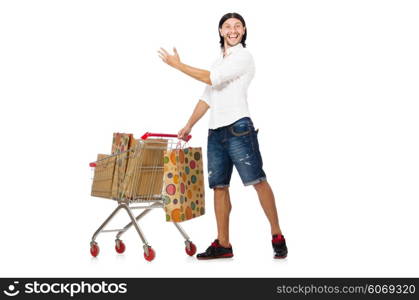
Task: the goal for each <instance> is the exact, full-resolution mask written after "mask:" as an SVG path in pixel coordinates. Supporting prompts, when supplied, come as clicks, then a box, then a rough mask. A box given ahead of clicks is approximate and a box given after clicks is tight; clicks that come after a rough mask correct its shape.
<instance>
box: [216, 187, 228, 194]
mask: <svg viewBox="0 0 419 300" xmlns="http://www.w3.org/2000/svg"><path fill="white" fill-rule="evenodd" d="M214 193H215V194H221V195H222V194H227V193H228V186H220V187H215V188H214Z"/></svg>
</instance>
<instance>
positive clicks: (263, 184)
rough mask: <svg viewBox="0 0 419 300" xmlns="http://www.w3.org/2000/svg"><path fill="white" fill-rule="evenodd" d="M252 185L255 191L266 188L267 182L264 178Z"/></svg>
mask: <svg viewBox="0 0 419 300" xmlns="http://www.w3.org/2000/svg"><path fill="white" fill-rule="evenodd" d="M253 187H254V188H255V190H256V191H257V192H260V191H263V190H264V189H266V188H267V187H268V182H267V181H266V180H264V181H261V182H258V183H255V184H254V185H253Z"/></svg>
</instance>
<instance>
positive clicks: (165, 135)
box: [141, 132, 192, 142]
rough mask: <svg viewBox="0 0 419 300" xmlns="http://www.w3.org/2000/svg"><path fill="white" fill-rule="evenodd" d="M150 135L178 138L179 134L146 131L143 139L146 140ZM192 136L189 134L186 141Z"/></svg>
mask: <svg viewBox="0 0 419 300" xmlns="http://www.w3.org/2000/svg"><path fill="white" fill-rule="evenodd" d="M150 136H154V137H174V138H177V137H178V135H177V134H167V133H151V132H146V133H144V134H143V136H142V137H141V139H142V140H146V139H147V138H148V137H150ZM191 138H192V135H188V136H187V137H186V141H187V142H189V140H190V139H191Z"/></svg>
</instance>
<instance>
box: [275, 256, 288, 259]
mask: <svg viewBox="0 0 419 300" xmlns="http://www.w3.org/2000/svg"><path fill="white" fill-rule="evenodd" d="M286 257H287V255H283V256H274V258H275V259H284V258H286Z"/></svg>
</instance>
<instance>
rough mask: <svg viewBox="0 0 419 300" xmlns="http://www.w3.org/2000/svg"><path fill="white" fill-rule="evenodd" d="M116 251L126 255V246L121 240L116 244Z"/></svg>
mask: <svg viewBox="0 0 419 300" xmlns="http://www.w3.org/2000/svg"><path fill="white" fill-rule="evenodd" d="M115 250H116V252H118V253H119V254H122V253H124V251H125V244H124V243H123V242H122V241H121V240H117V241H116V243H115Z"/></svg>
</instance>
